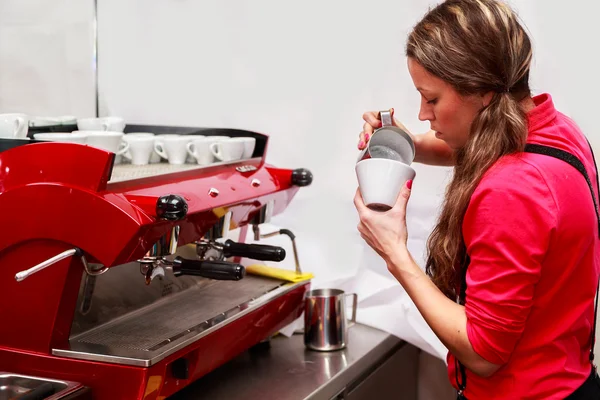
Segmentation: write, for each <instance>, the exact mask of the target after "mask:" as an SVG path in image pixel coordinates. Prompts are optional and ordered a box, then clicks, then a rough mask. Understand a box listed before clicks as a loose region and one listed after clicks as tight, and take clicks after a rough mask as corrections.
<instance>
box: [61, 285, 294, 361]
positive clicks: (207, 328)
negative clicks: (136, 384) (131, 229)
mask: <svg viewBox="0 0 600 400" xmlns="http://www.w3.org/2000/svg"><path fill="white" fill-rule="evenodd" d="M303 284H305V282H302V283H297V284H292V283H286V282H284V281H280V280H277V279H271V278H264V277H257V276H248V275H246V277H245V278H244V279H242V280H240V281H215V282H214V284H212V285H208V286H199V287H191V288H190V289H187V290H185V291H183V292H180V293H177V294H175V295H173V296H170V297H167V298H164V299H162V300H160V301H157V302H156V303H154V304H152V305H150V306H147V307H144V308H142V309H140V310H137V311H135V312H133V313H130V314H127V315H125V316H123V317H121V318H118V319H116V320H114V321H111V322H109V323H107V324H104V325H101V326H98V327H96V328H93V329H91V330H89V331H86V332H83V333H81V334H79V335H77V336H75V337H72V338H71V339H70V340H69V345H70V349H68V350H64V349H53V351H52V354H54V355H57V356H64V357H69V358H78V359H84V360H93V361H105V362H111V363H117V364H126V365H136V366H144V367H148V366H150V365H153V364H155V363H157V362H158V361H160V360H162V359H163V358H165V357H167V356H168V355H170V354H172V353H174V352H176V351H177V350H179V349H181V348H182V347H185V346H186V345H188V344H190V343H193V342H195V341H197V340H198V339H200V338H201V337H203V336H205V335H208V334H209V333H211V332H213V331H214V330H216V329H219V328H220V327H222V326H223V325H225V324H228V323H230V322H231V321H233V320H235V319H237V318H239V317H241V316H243V315H245V314H248V313H250V312H251V311H253V310H255V309H256V308H258V307H260V306H262V305H264V304H266V303H267V302H268V301H270V300H272V299H274V298H276V297H279V296H281V295H283V294H285V293H287V292H289V291H291V290H293V289H295V288H296V287H298V286H301V285H303Z"/></svg>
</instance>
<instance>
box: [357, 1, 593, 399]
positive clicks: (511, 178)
mask: <svg viewBox="0 0 600 400" xmlns="http://www.w3.org/2000/svg"><path fill="white" fill-rule="evenodd" d="M406 54H407V58H408V69H409V72H410V75H411V78H412V80H413V82H414V84H415V86H416V88H417V90H418V91H419V93H420V96H421V108H420V111H419V119H420V120H422V121H429V122H430V123H431V129H432V131H431V132H429V133H427V134H425V135H420V136H415V137H414V140H415V145H416V158H415V161H418V162H422V163H428V164H436V165H454V174H453V178H452V181H451V182H450V184H449V186H448V189H447V193H446V196H445V201H444V204H443V208H442V211H441V215H440V217H439V221H438V223H437V226H436V227H435V229H434V231H433V233H432V235H431V237H430V238H429V241H428V259H427V264H426V271H427V273H428V275H429V276H427V275H426V274H425V273H424V272H423V271H422V270H421V269H420V268H419V266H418V265H417V264H416V263H415V262H414V260H413V258H412V256H411V254H410V253H409V251H408V249H407V247H406V242H407V230H406V221H405V211H406V204H407V202H408V199H409V197H410V191H411V185H412V182H408V183H407V185H406V186H405V187H404V188H403V190H402V192H401V194H400V195H399V197H398V200H397V203H396V205H395V206H394V207H393V208H392V209H391V210H389V211H387V212H384V213H382V212H376V211H372V210H370V209H368V208H367V207H365V205H364V203H363V201H362V198H361V196H360V192H358V191H357V194H356V197H355V205H356V208H357V210H358V212H359V217H360V223H359V226H358V230H359V231H360V233H361V236H362V237H363V238H364V240H365V241H366V242H367V243H368V244H369V245H370V246H371V247H372V248H373V249H374V250H375V251H377V253H378V254H379V255H381V257H382V258H383V259H384V260H385V261H386V263H387V265H388V269H389V270H390V272H391V273H392V274H393V275H394V277H395V278H396V279H397V280H398V281H399V282H400V284H401V285H402V286H403V287H404V288H405V290H406V292H407V293H408V294H409V295H410V297H411V298H412V300H413V301H414V303H415V305H416V306H417V308H418V309H419V311H420V312H421V314H422V315H423V317H424V318H425V320H426V321H427V323H428V324H429V326H430V327H431V329H432V330H433V332H435V334H436V335H437V336H438V337H439V338H440V340H441V341H442V342H443V343H444V345H445V346H446V347H447V348H448V349H449V355H448V372H449V377H450V379H451V382H452V383H453V385H454V386H455V387H456V389H457V390H458V391H459V398H465V397H466V398H468V399H563V398H577V399H579V398H586V399H587V398H590V399H591V398H594V399H598V398H600V386H599V384H598V383H597V382H598V379H597V376H596V375H595V371H594V370H593V369H592V363H591V362H590V358H591V357H590V349H591V348H592V337H593V336H592V335H593V326H594V296H595V294H596V289H597V285H598V276H599V272H600V251H599V247H598V245H599V240H598V238H599V232H598V226H599V225H598V224H599V223H600V222H599V219H598V214H597V208H596V204H595V203H596V200H595V199H597V198H598V189H597V172H596V169H595V162H594V159H593V154H592V152H591V149H590V147H589V146H588V143H587V141H586V139H585V137H584V135H583V134H582V133H581V132H580V130H579V128H578V127H577V126H576V125H575V123H574V122H572V121H571V120H570V119H569V118H567V117H566V116H564V115H563V114H561V113H560V112H558V111H557V110H556V109H555V108H554V105H553V103H552V98H551V96H550V95H548V94H543V95H540V96H537V97H531V95H530V90H529V84H528V79H529V69H530V64H531V58H532V51H531V44H530V41H529V38H528V36H527V34H526V32H525V31H524V29H523V27H522V26H521V25H520V24H519V22H518V20H517V17H516V16H515V14H514V13H513V12H512V10H511V9H510V8H509V7H508V6H507V5H505V4H503V3H501V2H499V1H495V0H447V1H445V2H443V3H441V4H440V5H438V6H437V7H436V8H434V9H432V10H430V11H429V12H428V13H427V14H426V16H425V17H424V18H423V20H422V21H420V22H419V23H418V24H417V25H416V26H415V28H414V29H413V31H412V32H411V34H410V35H409V37H408V42H407V47H406ZM364 119H365V122H366V123H365V125H364V128H363V132H361V134H360V139H359V148H364V146H365V144H366V143H367V141H368V140H369V137H370V135H371V134H372V133H373V130H374V129H376V128H378V127H380V126H381V123H380V121H379V120H378V119H377V113H374V112H369V113H366V114H365V115H364ZM397 124H399V123H397ZM399 125H400V124H399ZM400 126H401V125H400ZM526 145H527V147H526ZM546 146H549V147H550V151H548V147H546ZM565 152H568V153H570V154H571V155H572V156H569V155H568V153H565ZM535 153H541V154H535ZM565 154H567V156H566V157H565ZM573 156H574V157H573ZM556 157H559V158H560V159H557V158H556ZM576 160H580V162H581V164H582V165H581V166H580V169H581V171H578V169H577V168H574V166H576V164H577V161H576ZM569 163H570V164H571V165H569ZM584 173H586V174H587V175H588V179H589V182H590V184H588V183H587V182H586V178H585V177H584ZM591 182H596V183H594V184H593V185H592V184H591ZM398 221H402V223H401V224H399V223H398ZM430 277H431V279H430ZM591 371H592V372H593V373H591ZM569 396H571V397H569Z"/></svg>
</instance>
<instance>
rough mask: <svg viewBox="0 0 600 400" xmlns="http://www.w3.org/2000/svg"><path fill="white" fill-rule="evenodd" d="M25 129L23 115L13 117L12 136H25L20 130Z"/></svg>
mask: <svg viewBox="0 0 600 400" xmlns="http://www.w3.org/2000/svg"><path fill="white" fill-rule="evenodd" d="M25 129H26V122H25V118H23V117H17V119H15V133H14V137H16V138H24V137H27V133H25V135H21V132H23V131H25Z"/></svg>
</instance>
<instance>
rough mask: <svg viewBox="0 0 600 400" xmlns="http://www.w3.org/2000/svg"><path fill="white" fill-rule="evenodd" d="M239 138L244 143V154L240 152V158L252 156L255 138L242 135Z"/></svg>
mask: <svg viewBox="0 0 600 400" xmlns="http://www.w3.org/2000/svg"><path fill="white" fill-rule="evenodd" d="M239 139H241V141H242V142H243V143H244V154H242V159H247V158H250V157H252V154H253V153H254V147H255V146H256V139H255V138H253V137H243V138H239Z"/></svg>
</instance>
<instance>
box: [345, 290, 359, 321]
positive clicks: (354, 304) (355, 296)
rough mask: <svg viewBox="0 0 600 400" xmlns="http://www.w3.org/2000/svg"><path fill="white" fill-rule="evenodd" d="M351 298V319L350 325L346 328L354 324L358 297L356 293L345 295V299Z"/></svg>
mask: <svg viewBox="0 0 600 400" xmlns="http://www.w3.org/2000/svg"><path fill="white" fill-rule="evenodd" d="M348 296H352V318H350V324H349V325H348V328H349V327H351V326H352V325H354V324H355V323H356V306H357V304H358V296H357V295H356V293H347V294H346V297H348Z"/></svg>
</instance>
